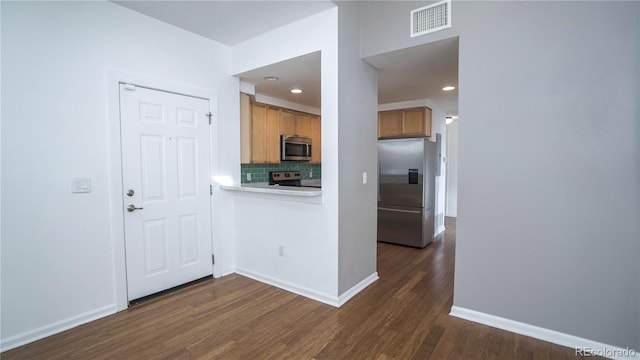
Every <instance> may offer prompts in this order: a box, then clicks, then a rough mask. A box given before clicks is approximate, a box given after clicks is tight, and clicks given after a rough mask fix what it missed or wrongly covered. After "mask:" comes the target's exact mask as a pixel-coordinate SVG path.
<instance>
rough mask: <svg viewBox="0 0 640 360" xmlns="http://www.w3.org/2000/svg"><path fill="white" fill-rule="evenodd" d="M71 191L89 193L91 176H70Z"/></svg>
mask: <svg viewBox="0 0 640 360" xmlns="http://www.w3.org/2000/svg"><path fill="white" fill-rule="evenodd" d="M71 192H72V193H74V194H80V193H90V192H91V178H90V177H73V178H71Z"/></svg>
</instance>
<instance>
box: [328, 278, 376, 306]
mask: <svg viewBox="0 0 640 360" xmlns="http://www.w3.org/2000/svg"><path fill="white" fill-rule="evenodd" d="M378 279H379V277H378V272H377V271H376V272H374V273H373V274H371V275H369V276H367V277H366V278H364V279H363V280H362V281H360V282H359V283H357V284H355V285H354V286H353V287H352V288H351V289H349V290H347V291H345V292H343V293H342V295H340V296H339V297H338V307H340V306H342V305H344V304H346V303H347V301H349V300H351V298H353V297H354V296H356V295H358V293H359V292H360V291H362V290H364V289H365V288H366V287H367V286H369V285H371V284H373V283H374V282H375V281H377V280H378Z"/></svg>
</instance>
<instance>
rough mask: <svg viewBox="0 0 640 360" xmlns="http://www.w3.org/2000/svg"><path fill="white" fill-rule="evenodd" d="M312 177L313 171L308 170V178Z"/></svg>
mask: <svg viewBox="0 0 640 360" xmlns="http://www.w3.org/2000/svg"><path fill="white" fill-rule="evenodd" d="M312 177H313V171H309V179H311V178H312Z"/></svg>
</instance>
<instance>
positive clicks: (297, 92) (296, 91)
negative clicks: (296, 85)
mask: <svg viewBox="0 0 640 360" xmlns="http://www.w3.org/2000/svg"><path fill="white" fill-rule="evenodd" d="M291 92H292V93H294V94H301V93H302V90H300V89H291Z"/></svg>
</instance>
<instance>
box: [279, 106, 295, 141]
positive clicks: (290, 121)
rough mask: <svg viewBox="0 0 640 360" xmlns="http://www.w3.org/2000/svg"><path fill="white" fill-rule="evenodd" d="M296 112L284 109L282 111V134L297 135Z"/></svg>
mask: <svg viewBox="0 0 640 360" xmlns="http://www.w3.org/2000/svg"><path fill="white" fill-rule="evenodd" d="M296 131H297V130H296V113H294V112H292V111H288V110H284V109H283V110H282V112H281V113H280V135H296V134H297V133H296Z"/></svg>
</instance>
